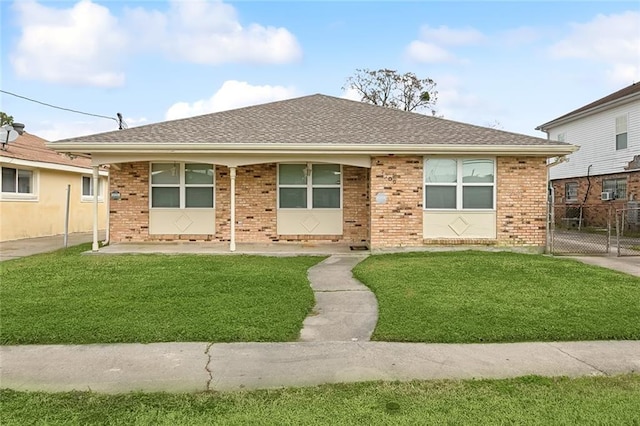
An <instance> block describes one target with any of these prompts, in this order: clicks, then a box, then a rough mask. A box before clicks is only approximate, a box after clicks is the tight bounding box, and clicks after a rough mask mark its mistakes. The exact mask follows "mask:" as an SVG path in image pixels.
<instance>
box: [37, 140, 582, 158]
mask: <svg viewBox="0 0 640 426" xmlns="http://www.w3.org/2000/svg"><path fill="white" fill-rule="evenodd" d="M47 146H49V147H50V148H52V149H54V150H56V151H59V152H68V153H73V154H85V155H86V154H92V153H101V154H107V153H108V154H127V153H156V154H157V153H170V154H196V153H204V152H206V153H208V154H343V155H344V154H347V155H348V154H358V155H362V154H370V155H390V154H402V155H411V154H414V155H427V154H492V155H533V156H545V155H548V156H556V155H566V154H570V153H572V152H574V151H576V150H577V149H578V147H577V146H574V145H569V144H546V145H488V144H487V145H480V144H460V145H451V144H429V145H416V144H386V145H383V144H375V145H374V144H346V145H330V144H295V145H294V144H192V143H190V144H184V143H181V144H157V143H155V144H114V143H109V144H77V143H69V144H67V143H52V144H47Z"/></svg>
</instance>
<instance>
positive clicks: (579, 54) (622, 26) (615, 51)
mask: <svg viewBox="0 0 640 426" xmlns="http://www.w3.org/2000/svg"><path fill="white" fill-rule="evenodd" d="M570 27H571V32H570V33H569V34H568V36H567V37H566V38H564V39H563V40H561V41H559V42H557V43H555V44H554V45H552V46H551V47H550V48H549V53H550V54H551V56H552V57H553V58H557V59H567V58H568V59H585V60H591V61H594V62H600V63H602V64H605V65H606V66H608V67H609V68H608V70H607V76H608V77H609V79H610V81H611V82H612V83H616V84H625V85H626V84H631V83H632V82H633V80H635V81H638V80H640V61H639V60H638V58H640V13H639V12H633V11H628V12H624V13H621V14H611V15H597V16H596V17H595V18H594V19H593V20H591V21H589V22H586V23H572V24H570Z"/></svg>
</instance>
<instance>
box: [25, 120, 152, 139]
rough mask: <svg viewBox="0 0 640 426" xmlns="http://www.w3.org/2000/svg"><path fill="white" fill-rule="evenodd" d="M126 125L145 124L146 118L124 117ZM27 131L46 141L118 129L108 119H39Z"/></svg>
mask: <svg viewBox="0 0 640 426" xmlns="http://www.w3.org/2000/svg"><path fill="white" fill-rule="evenodd" d="M124 121H125V123H127V125H128V127H129V128H131V127H135V126H139V125H142V124H146V122H147V119H146V118H144V117H141V118H129V117H128V118H125V119H124ZM27 130H28V132H29V133H31V134H33V135H36V136H39V137H41V138H43V139H46V140H48V141H51V142H53V141H57V140H60V139H67V138H74V137H77V136H84V135H92V134H95V133H103V132H111V131H113V130H118V123H117V122H116V121H109V120H93V119H88V120H73V121H62V120H59V121H51V120H46V121H41V122H36V123H31V124H30V125H29V128H28V129H27Z"/></svg>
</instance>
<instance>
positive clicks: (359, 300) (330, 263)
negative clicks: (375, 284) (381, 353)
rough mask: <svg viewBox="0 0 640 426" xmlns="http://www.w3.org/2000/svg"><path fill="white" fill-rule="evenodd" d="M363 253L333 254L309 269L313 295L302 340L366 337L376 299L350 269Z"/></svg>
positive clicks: (373, 318)
mask: <svg viewBox="0 0 640 426" xmlns="http://www.w3.org/2000/svg"><path fill="white" fill-rule="evenodd" d="M366 257H367V256H366V255H364V256H363V255H333V256H331V257H329V258H327V259H325V260H324V261H322V262H320V263H318V264H317V265H315V266H313V267H312V268H310V269H309V272H308V276H309V281H310V282H311V288H312V289H313V293H314V295H315V298H316V305H315V307H314V309H313V312H312V313H311V315H309V316H308V317H307V318H306V319H305V320H304V323H303V326H302V331H301V332H300V340H301V341H303V342H330V341H334V342H335V341H368V340H370V339H371V334H372V333H373V329H374V328H375V327H376V323H377V322H378V302H377V300H376V297H375V296H374V294H373V292H372V291H371V290H369V288H368V287H366V286H365V285H363V284H362V283H360V282H359V281H358V280H356V279H355V278H353V275H352V274H351V270H352V269H353V267H354V266H356V265H357V264H358V263H360V262H361V261H362V260H364V259H365V258H366Z"/></svg>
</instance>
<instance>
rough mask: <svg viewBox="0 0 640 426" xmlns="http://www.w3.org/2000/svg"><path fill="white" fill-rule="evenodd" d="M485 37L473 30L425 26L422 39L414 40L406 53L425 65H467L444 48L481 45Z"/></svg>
mask: <svg viewBox="0 0 640 426" xmlns="http://www.w3.org/2000/svg"><path fill="white" fill-rule="evenodd" d="M484 40H485V36H484V35H483V34H482V33H481V32H479V31H478V30H475V29H473V28H470V27H467V28H461V29H454V28H449V27H447V26H444V25H443V26H440V27H438V28H432V27H429V26H428V25H424V26H423V27H422V28H421V29H420V37H419V39H418V40H413V41H412V42H411V43H409V45H408V46H407V48H406V49H405V53H406V55H407V57H408V58H409V59H411V60H413V61H416V62H424V63H431V64H436V63H447V62H448V63H452V62H458V63H465V62H466V61H465V60H462V59H460V58H458V57H457V56H456V55H454V54H453V53H452V52H450V51H449V50H447V49H445V48H444V47H443V46H467V45H473V44H478V43H481V42H483V41H484Z"/></svg>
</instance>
